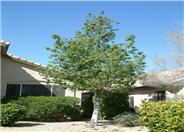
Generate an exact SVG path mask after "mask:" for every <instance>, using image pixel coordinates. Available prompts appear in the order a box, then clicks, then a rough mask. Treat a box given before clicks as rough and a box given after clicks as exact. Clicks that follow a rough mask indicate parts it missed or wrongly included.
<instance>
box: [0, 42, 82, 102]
mask: <svg viewBox="0 0 184 132" xmlns="http://www.w3.org/2000/svg"><path fill="white" fill-rule="evenodd" d="M9 45H10V43H9V42H5V41H2V40H1V41H0V48H1V59H0V63H1V68H0V69H1V71H0V72H1V96H28V95H32V96H76V97H79V98H81V92H79V91H78V92H72V91H70V90H68V89H66V90H65V89H63V88H61V87H59V86H58V85H55V84H49V85H47V83H46V80H44V79H43V77H42V76H41V75H40V74H39V72H38V69H37V67H38V66H43V65H40V64H38V63H35V62H32V61H29V60H26V59H23V58H20V57H17V56H14V55H10V54H7V51H8V47H9Z"/></svg>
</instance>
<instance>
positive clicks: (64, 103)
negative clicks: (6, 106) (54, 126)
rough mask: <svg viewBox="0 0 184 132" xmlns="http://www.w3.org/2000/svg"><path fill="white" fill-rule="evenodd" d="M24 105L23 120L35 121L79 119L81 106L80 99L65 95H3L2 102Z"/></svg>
mask: <svg viewBox="0 0 184 132" xmlns="http://www.w3.org/2000/svg"><path fill="white" fill-rule="evenodd" d="M7 100H8V101H9V102H11V103H15V104H19V105H21V106H24V107H25V108H26V110H27V112H26V115H25V118H24V120H33V121H34V120H35V121H51V120H53V121H62V120H79V119H80V116H81V112H80V110H81V108H80V106H79V103H80V99H78V98H75V97H66V96H52V97H47V96H28V97H18V98H12V97H10V98H9V97H5V98H4V99H2V103H5V102H7Z"/></svg>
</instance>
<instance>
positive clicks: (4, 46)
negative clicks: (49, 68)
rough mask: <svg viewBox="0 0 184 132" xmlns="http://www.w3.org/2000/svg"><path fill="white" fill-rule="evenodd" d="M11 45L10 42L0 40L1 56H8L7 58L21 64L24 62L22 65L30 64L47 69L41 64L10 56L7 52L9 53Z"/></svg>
mask: <svg viewBox="0 0 184 132" xmlns="http://www.w3.org/2000/svg"><path fill="white" fill-rule="evenodd" d="M9 45H10V42H7V41H4V40H0V49H1V55H6V56H8V57H10V58H11V59H13V60H16V61H19V62H22V63H25V64H29V65H33V66H41V67H46V66H45V65H41V64H39V63H36V62H33V61H30V60H27V59H24V58H21V57H17V56H15V55H11V54H8V53H7V51H8V47H9Z"/></svg>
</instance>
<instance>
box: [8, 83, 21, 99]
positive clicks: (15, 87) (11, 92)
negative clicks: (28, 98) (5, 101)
mask: <svg viewBox="0 0 184 132" xmlns="http://www.w3.org/2000/svg"><path fill="white" fill-rule="evenodd" d="M19 94H20V84H8V85H7V88H6V96H19Z"/></svg>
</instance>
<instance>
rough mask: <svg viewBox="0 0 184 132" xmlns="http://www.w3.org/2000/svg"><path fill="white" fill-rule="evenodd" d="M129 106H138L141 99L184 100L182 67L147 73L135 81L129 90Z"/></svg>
mask: <svg viewBox="0 0 184 132" xmlns="http://www.w3.org/2000/svg"><path fill="white" fill-rule="evenodd" d="M129 99H130V106H131V107H132V108H136V107H139V106H140V104H141V103H142V102H143V101H149V100H152V101H176V100H183V101H184V68H176V69H171V70H166V71H161V72H154V73H151V74H148V75H147V77H146V78H145V79H144V80H142V81H137V82H136V83H135V88H134V90H132V91H130V92H129Z"/></svg>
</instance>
